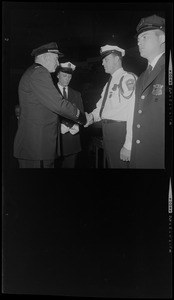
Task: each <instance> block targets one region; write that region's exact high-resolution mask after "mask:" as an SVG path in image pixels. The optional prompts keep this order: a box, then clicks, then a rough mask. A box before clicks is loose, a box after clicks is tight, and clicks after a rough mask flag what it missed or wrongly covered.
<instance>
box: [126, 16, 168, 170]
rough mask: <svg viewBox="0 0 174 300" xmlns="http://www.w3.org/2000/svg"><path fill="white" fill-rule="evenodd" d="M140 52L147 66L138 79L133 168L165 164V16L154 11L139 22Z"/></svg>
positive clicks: (134, 119)
mask: <svg viewBox="0 0 174 300" xmlns="http://www.w3.org/2000/svg"><path fill="white" fill-rule="evenodd" d="M136 30H137V36H138V47H139V51H140V55H141V56H142V57H143V58H146V59H147V61H148V68H147V69H146V71H145V72H143V73H142V74H141V75H140V77H139V78H138V80H137V84H136V99H135V110H134V118H133V142H132V153H131V163H130V167H131V168H138V169H140V168H142V169H161V168H164V146H165V145H164V131H165V127H164V124H165V20H164V19H163V18H161V17H159V16H156V15H153V16H150V17H147V18H142V19H141V20H140V22H139V24H138V26H137V29H136Z"/></svg>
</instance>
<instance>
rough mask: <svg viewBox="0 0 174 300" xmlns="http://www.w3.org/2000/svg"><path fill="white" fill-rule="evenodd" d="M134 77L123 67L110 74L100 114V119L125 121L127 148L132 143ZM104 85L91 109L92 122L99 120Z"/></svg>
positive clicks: (125, 145) (129, 147)
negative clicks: (93, 107) (106, 93)
mask: <svg viewBox="0 0 174 300" xmlns="http://www.w3.org/2000/svg"><path fill="white" fill-rule="evenodd" d="M121 78H122V83H121ZM136 79H137V77H136V75H133V74H132V73H128V72H126V71H124V69H123V68H120V69H118V70H117V71H115V72H114V73H113V74H112V79H111V83H110V86H109V90H108V96H107V99H106V102H105V106H104V109H103V112H102V116H101V119H109V120H115V121H126V122H127V134H126V138H125V144H124V147H125V148H126V149H128V150H130V149H131V145H132V122H133V111H134V104H135V83H136ZM130 82H132V87H133V88H131V85H129V83H130ZM119 83H120V86H119ZM106 86H107V83H106V85H105V86H104V89H103V91H102V94H101V98H100V100H99V101H98V102H97V104H96V108H95V109H94V110H93V111H92V114H93V117H94V122H97V121H100V120H101V119H100V116H99V113H100V109H101V105H102V101H103V97H104V94H105V89H106Z"/></svg>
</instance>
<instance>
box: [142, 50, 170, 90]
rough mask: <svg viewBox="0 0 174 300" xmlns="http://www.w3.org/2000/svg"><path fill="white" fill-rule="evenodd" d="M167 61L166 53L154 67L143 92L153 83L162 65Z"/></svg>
mask: <svg viewBox="0 0 174 300" xmlns="http://www.w3.org/2000/svg"><path fill="white" fill-rule="evenodd" d="M164 63H165V56H164V54H163V55H162V56H161V57H160V59H159V61H158V62H157V64H156V66H155V67H154V69H153V71H152V72H151V73H150V75H149V77H148V79H147V81H146V83H145V85H144V87H143V90H142V92H144V91H145V90H146V89H147V88H148V86H149V85H150V84H151V83H152V81H153V80H154V79H155V78H156V77H157V76H158V74H159V72H160V70H161V66H162V65H163V64H164Z"/></svg>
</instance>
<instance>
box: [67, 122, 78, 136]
mask: <svg viewBox="0 0 174 300" xmlns="http://www.w3.org/2000/svg"><path fill="white" fill-rule="evenodd" d="M69 132H70V133H71V134H72V135H74V134H76V133H77V132H79V125H77V124H74V125H73V126H72V127H71V128H70V129H69Z"/></svg>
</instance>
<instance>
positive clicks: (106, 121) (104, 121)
mask: <svg viewBox="0 0 174 300" xmlns="http://www.w3.org/2000/svg"><path fill="white" fill-rule="evenodd" d="M102 122H103V123H105V124H108V123H116V122H117V123H120V122H126V121H117V120H109V119H102Z"/></svg>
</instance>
